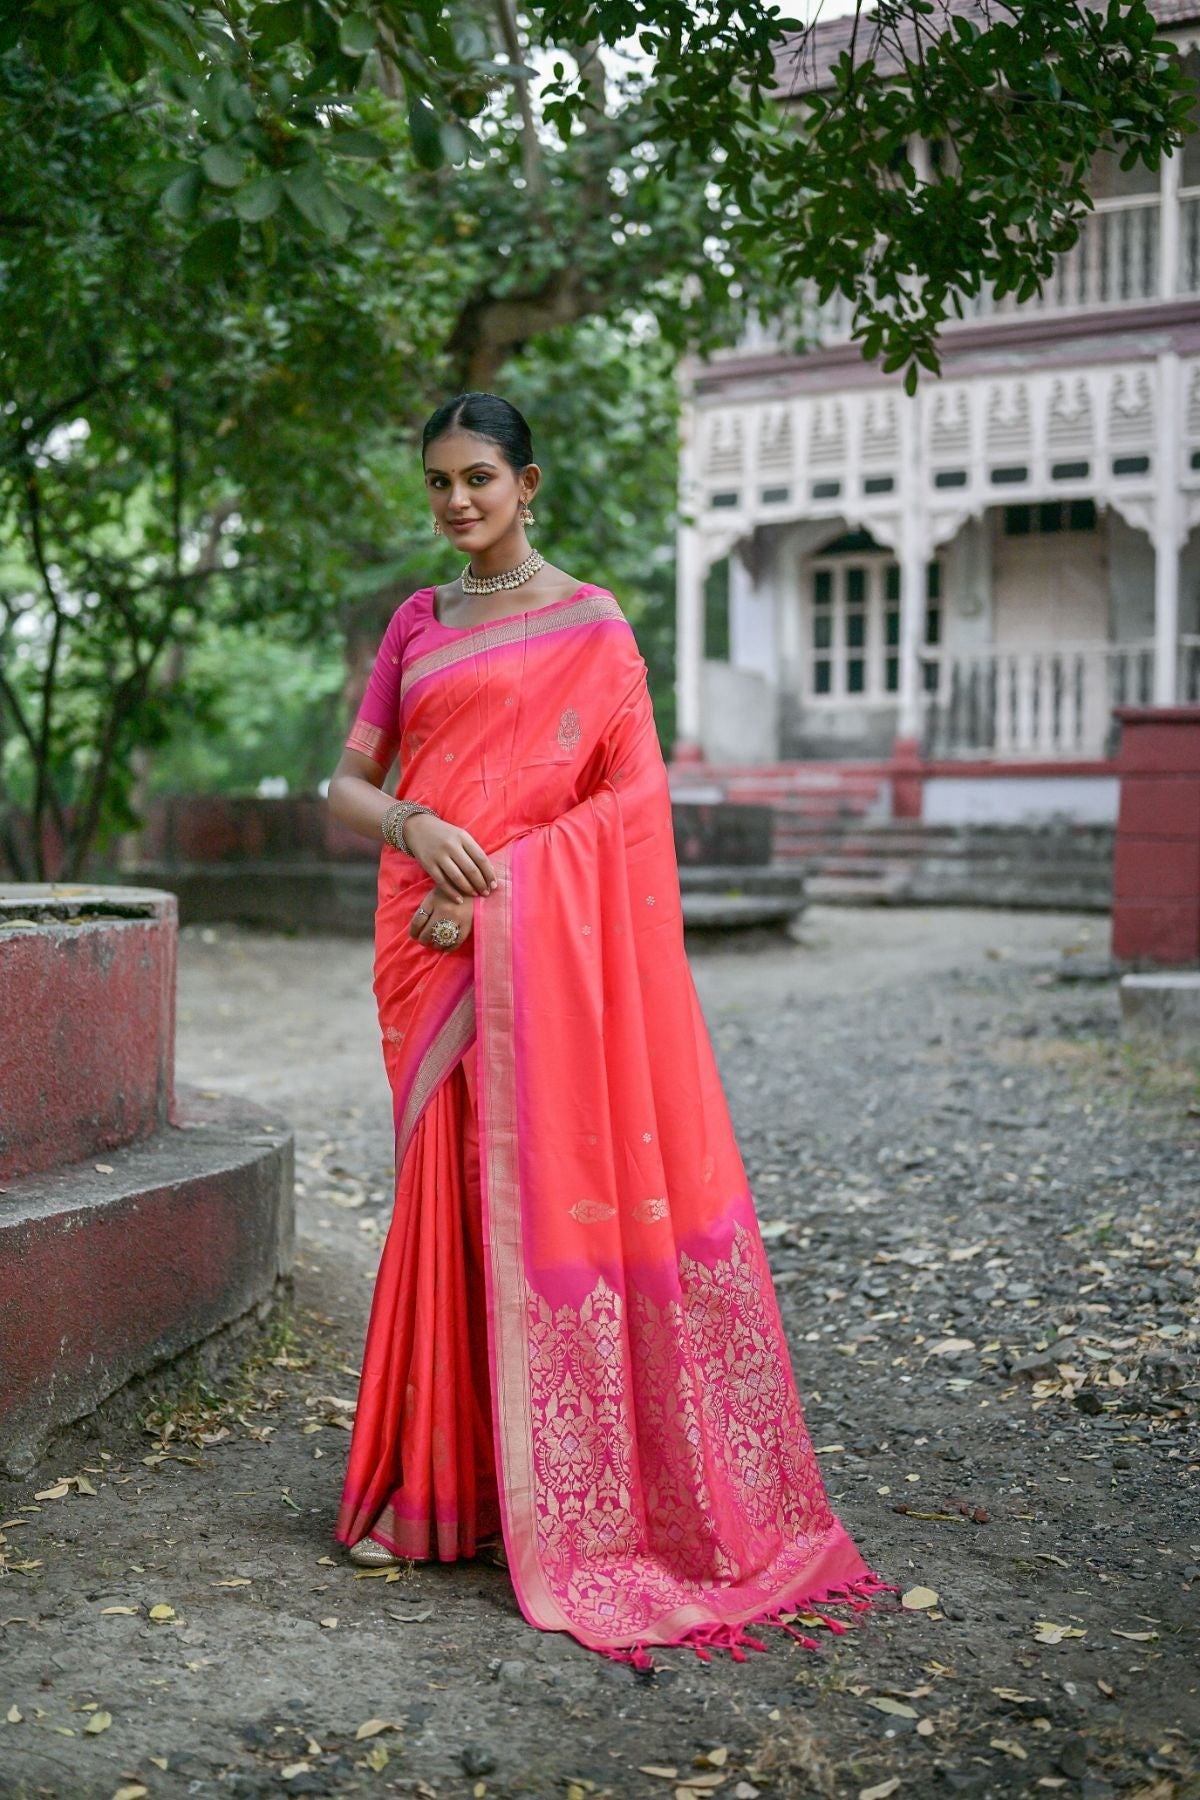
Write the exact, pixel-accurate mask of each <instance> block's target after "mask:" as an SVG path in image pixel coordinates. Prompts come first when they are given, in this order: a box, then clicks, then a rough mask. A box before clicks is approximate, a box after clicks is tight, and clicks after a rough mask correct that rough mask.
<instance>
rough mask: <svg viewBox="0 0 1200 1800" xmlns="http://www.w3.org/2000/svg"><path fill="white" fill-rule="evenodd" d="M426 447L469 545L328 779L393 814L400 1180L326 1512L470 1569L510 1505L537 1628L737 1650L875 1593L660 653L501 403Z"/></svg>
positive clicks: (410, 633) (379, 942) (638, 1642)
mask: <svg viewBox="0 0 1200 1800" xmlns="http://www.w3.org/2000/svg"><path fill="white" fill-rule="evenodd" d="M422 450H423V461H424V472H425V488H426V493H427V496H428V499H429V504H430V507H431V509H432V512H433V530H434V531H435V532H444V533H445V534H446V535H447V536H448V537H449V538H450V539H451V541H452V542H453V543H454V544H455V546H456V547H457V548H458V549H460V550H462V551H463V552H464V553H465V554H466V556H467V557H468V561H467V563H466V565H465V567H464V569H463V571H462V573H461V575H460V576H459V578H458V580H457V581H453V582H450V583H448V584H446V585H444V586H441V587H425V588H421V589H419V590H418V591H417V592H416V593H414V594H411V595H410V596H409V598H408V599H407V600H405V601H404V603H403V605H402V606H400V607H399V609H398V610H397V612H396V613H395V615H394V617H393V618H392V621H391V623H390V625H389V626H388V628H387V631H386V632H385V633H384V637H383V641H382V643H381V645H380V648H379V653H378V655H377V657H376V660H375V664H374V668H373V671H372V674H371V678H370V682H369V684H368V687H367V691H366V694H365V696H364V699H363V702H362V705H361V706H360V708H359V710H358V715H357V718H356V719H355V722H354V726H353V729H352V730H351V732H350V735H349V737H348V739H347V743H346V749H345V751H344V753H343V755H342V758H341V760H340V762H339V763H338V767H337V771H336V773H335V775H334V777H333V779H332V781H331V783H330V789H329V802H330V806H331V808H332V810H333V812H334V813H335V814H336V815H337V817H338V818H339V819H341V820H343V821H344V822H345V823H346V824H348V825H350V826H352V827H353V828H354V829H355V830H358V831H361V832H363V833H365V834H367V835H368V836H371V837H373V838H375V839H377V840H378V839H379V838H380V836H381V835H382V836H383V838H384V839H385V842H384V846H383V849H382V851H381V855H380V865H379V889H378V894H379V902H378V908H377V911H376V958H375V983H374V988H375V994H376V996H377V999H378V1003H379V1018H380V1024H381V1027H382V1032H383V1052H384V1059H385V1063H386V1066H387V1073H388V1077H389V1080H390V1083H391V1086H392V1091H393V1095H394V1100H395V1119H396V1170H397V1183H396V1207H395V1213H394V1216H393V1220H392V1224H391V1229H390V1231H389V1234H388V1237H387V1241H386V1244H385V1246H384V1250H383V1256H382V1259H381V1262H380V1267H379V1273H378V1276H377V1278H376V1285H375V1294H374V1301H373V1305H372V1310H371V1318H370V1324H369V1327H368V1332H367V1342H366V1349H365V1353H364V1357H363V1371H362V1381H361V1387H360V1394H359V1404H358V1412H357V1417H356V1420H355V1426H354V1434H353V1437H352V1439H351V1444H350V1456H349V1467H348V1472H347V1477H346V1484H345V1490H344V1492H343V1495H342V1505H341V1510H340V1512H339V1515H338V1520H337V1525H336V1530H335V1535H336V1537H337V1538H338V1539H339V1541H341V1542H342V1543H344V1544H347V1545H349V1546H351V1555H352V1557H353V1559H354V1560H355V1561H359V1562H390V1561H397V1560H399V1559H401V1558H429V1557H438V1558H440V1559H442V1560H444V1561H452V1560H454V1559H455V1558H457V1557H459V1556H467V1557H469V1556H473V1555H475V1554H476V1553H477V1552H479V1550H480V1549H481V1548H482V1547H484V1546H485V1544H486V1540H487V1539H488V1538H489V1537H494V1536H495V1534H497V1533H498V1532H502V1534H503V1545H504V1549H505V1552H506V1555H507V1566H508V1567H509V1570H510V1573H511V1576H512V1580H513V1585H514V1588H515V1590H516V1594H517V1598H518V1600H519V1602H520V1605H521V1609H522V1612H523V1613H524V1615H525V1617H526V1618H527V1619H528V1620H529V1622H530V1623H531V1624H533V1625H536V1626H539V1627H540V1628H542V1629H543V1630H558V1631H567V1632H570V1633H571V1634H572V1635H573V1636H574V1637H576V1638H577V1639H578V1640H579V1641H580V1642H581V1643H583V1644H585V1645H589V1646H590V1647H592V1648H594V1649H597V1650H600V1651H603V1652H604V1653H606V1654H608V1655H610V1656H615V1657H618V1658H621V1659H623V1660H625V1661H630V1662H633V1663H635V1664H636V1665H637V1666H639V1667H646V1666H652V1665H650V1660H649V1656H648V1653H647V1646H648V1645H651V1644H676V1643H691V1644H694V1645H696V1647H697V1648H698V1649H700V1651H701V1654H704V1649H703V1646H706V1645H711V1644H721V1645H724V1646H726V1647H728V1648H730V1649H731V1650H732V1651H733V1652H734V1654H735V1655H737V1656H739V1657H740V1655H741V1650H740V1646H741V1645H742V1644H745V1643H751V1644H755V1645H756V1647H761V1645H760V1644H758V1643H757V1640H755V1639H753V1638H750V1637H747V1635H746V1631H745V1627H746V1625H747V1624H749V1623H752V1622H755V1621H758V1622H772V1623H785V1622H786V1619H787V1618H788V1617H790V1616H792V1615H794V1613H795V1611H796V1609H797V1608H800V1607H802V1606H807V1605H809V1604H811V1603H812V1602H813V1601H816V1600H821V1599H831V1598H832V1599H837V1598H843V1599H846V1600H849V1601H850V1602H851V1604H853V1605H856V1606H862V1605H864V1604H865V1603H866V1596H868V1595H870V1594H872V1593H875V1592H877V1591H878V1590H879V1589H880V1588H881V1586H882V1585H883V1584H882V1583H880V1582H879V1580H878V1578H877V1577H875V1576H874V1575H872V1574H871V1573H870V1572H869V1571H868V1570H867V1568H866V1566H865V1565H864V1563H863V1561H862V1558H861V1557H860V1556H859V1554H858V1552H857V1550H856V1549H855V1547H854V1545H853V1544H852V1542H851V1541H850V1539H849V1537H848V1536H847V1534H846V1532H845V1530H844V1529H843V1527H842V1526H841V1524H840V1523H839V1522H838V1520H837V1519H836V1518H835V1517H834V1516H833V1514H832V1513H831V1511H830V1509H829V1506H828V1503H827V1500H826V1497H825V1492H824V1489H823V1486H822V1483H821V1477H820V1474H819V1472H818V1469H817V1464H816V1460H815V1457H814V1455H813V1450H812V1445H811V1443H810V1441H809V1438H808V1435H807V1432H806V1430H805V1427H804V1420H803V1417H802V1414H801V1410H800V1404H799V1401H798V1399H797V1395H796V1388H795V1384H794V1381H793V1378H792V1372H791V1369H790V1366H789V1362H788V1352H787V1346H786V1343H785V1340H784V1336H783V1332H782V1329H781V1326H780V1320H779V1312H778V1308H777V1305H776V1300H775V1294H774V1290H773V1288H772V1285H771V1279H770V1274H769V1272H768V1268H767V1263H766V1259H765V1256H764V1254H763V1247H762V1241H761V1239H760V1236H759V1232H758V1226H757V1223H756V1220H755V1214H754V1208H753V1203H752V1201H751V1196H750V1193H749V1189H748V1186H747V1182H746V1174H745V1170H744V1168H743V1166H742V1162H741V1159H740V1156H739V1154H738V1149H737V1145H736V1143H735V1141H734V1136H733V1131H732V1128H731V1125H730V1121H729V1114H728V1110H727V1107H726V1102H725V1097H724V1094H723V1091H722V1087H721V1083H720V1079H719V1076H718V1073H717V1069H716V1065H715V1062H714V1058H713V1054H712V1049H711V1046H710V1043H709V1038H708V1034H707V1031H706V1029H705V1024H704V1019H703V1016H702V1014H701V1011H700V1006H699V1002H698V1000H697V997H696V992H695V988H694V986H693V983H692V978H691V972H690V969H689V967H688V963H687V960H686V957H685V955H684V949H683V927H682V919H681V910H680V896H679V877H678V870H677V867H676V862H675V852H674V845H673V839H672V833H671V807H670V799H669V795H668V790H667V780H666V770H665V768H664V765H663V760H662V755H661V752H660V750H659V746H658V740H657V736H656V733H655V727H654V717H653V712H652V709H651V703H650V697H649V693H648V690H647V685H646V665H645V663H644V661H643V660H642V657H641V655H640V654H639V652H638V648H637V644H636V641H635V639H634V635H633V632H632V630H631V629H630V627H629V624H628V622H627V621H626V619H625V617H624V615H623V614H622V612H621V608H620V606H619V605H618V603H617V601H616V600H615V598H614V597H613V595H612V594H610V593H609V592H608V590H607V589H605V588H602V587H597V586H595V585H593V584H592V583H590V582H581V581H578V580H576V579H575V578H574V577H573V576H570V575H567V574H565V573H564V572H563V571H562V570H561V569H556V568H554V567H553V566H552V565H550V564H549V563H547V562H545V561H544V560H543V558H542V557H541V556H540V555H539V554H538V552H537V551H534V550H531V549H530V545H529V541H528V538H527V537H526V533H525V527H526V525H528V524H531V523H532V522H533V517H532V513H531V511H530V505H529V503H530V501H532V499H533V498H534V495H535V494H536V492H537V489H538V484H539V482H540V479H541V471H540V469H539V468H538V466H537V464H536V463H535V462H534V460H533V451H532V446H531V443H530V438H529V430H528V427H527V425H526V423H525V421H524V419H523V418H522V417H521V415H520V413H518V412H517V411H516V409H515V408H514V407H512V406H510V405H509V404H508V402H506V401H504V400H501V399H499V398H498V397H496V396H495V395H491V394H460V395H458V396H457V397H456V398H455V399H453V400H451V401H449V402H448V403H447V404H446V405H444V406H442V407H440V408H439V409H438V411H437V412H435V413H434V414H433V416H432V418H431V419H430V420H429V422H428V423H427V425H426V427H425V430H424V434H423V439H422ZM397 754H398V755H399V758H400V777H399V784H398V787H397V796H398V799H397V801H395V802H393V801H392V800H391V799H390V798H389V797H388V796H387V795H386V794H384V793H383V792H382V791H381V790H382V784H383V781H384V778H385V776H386V775H387V773H388V770H389V768H390V767H391V764H392V761H393V759H394V758H395V757H396V756H397ZM416 807H419V808H420V809H421V810H415V808H416ZM833 1624H834V1626H835V1628H840V1627H838V1623H837V1621H833ZM794 1635H795V1634H794ZM805 1641H807V1642H811V1640H805Z"/></svg>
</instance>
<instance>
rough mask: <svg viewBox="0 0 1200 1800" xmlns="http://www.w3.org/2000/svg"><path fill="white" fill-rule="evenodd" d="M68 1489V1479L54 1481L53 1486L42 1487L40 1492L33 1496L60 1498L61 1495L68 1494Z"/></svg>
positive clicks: (40, 1498)
mask: <svg viewBox="0 0 1200 1800" xmlns="http://www.w3.org/2000/svg"><path fill="white" fill-rule="evenodd" d="M70 1491H71V1484H70V1482H69V1481H56V1482H55V1484H54V1486H53V1487H48V1488H43V1489H42V1491H41V1493H40V1494H35V1495H34V1496H33V1497H34V1499H35V1500H61V1499H62V1498H63V1495H64V1494H69V1493H70Z"/></svg>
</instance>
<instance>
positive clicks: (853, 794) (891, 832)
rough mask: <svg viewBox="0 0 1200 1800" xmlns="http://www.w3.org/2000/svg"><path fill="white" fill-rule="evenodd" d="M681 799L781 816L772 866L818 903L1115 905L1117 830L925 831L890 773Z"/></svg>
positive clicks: (707, 774)
mask: <svg viewBox="0 0 1200 1800" xmlns="http://www.w3.org/2000/svg"><path fill="white" fill-rule="evenodd" d="M670 774H671V787H672V792H673V793H674V794H675V795H676V796H677V797H678V798H679V799H680V800H683V799H685V798H689V797H691V796H692V795H697V796H698V795H700V794H702V793H703V794H706V795H707V796H708V797H710V798H711V799H714V800H715V799H718V798H720V799H723V800H728V801H737V802H743V803H746V802H755V803H758V804H760V805H762V804H765V805H769V806H771V807H772V809H773V810H774V814H775V827H774V832H773V836H772V863H773V864H774V866H776V867H780V868H793V869H797V870H803V871H804V874H805V883H804V891H805V895H806V898H807V899H808V900H809V901H810V902H811V901H817V902H822V901H824V902H831V903H835V904H839V905H888V904H893V905H901V904H907V905H964V906H989V905H990V906H1026V907H1049V908H1070V909H1072V910H1081V911H1088V912H1092V911H1095V912H1101V911H1103V912H1107V911H1108V909H1109V907H1110V905H1111V894H1112V858H1113V830H1112V827H1111V826H1106V825H1076V824H1073V823H1070V822H1065V821H1064V822H1063V823H1055V824H1048V825H1015V826H994V825H993V826H987V825H925V824H922V823H921V821H920V820H917V819H893V818H892V817H891V816H890V814H891V784H890V771H889V770H888V768H887V766H886V765H880V764H878V763H861V764H854V763H839V764H836V765H830V764H828V763H824V764H822V763H778V764H775V765H773V766H771V767H765V768H764V767H750V766H747V767H737V766H732V767H726V766H720V767H715V768H714V767H711V766H700V767H695V766H693V767H687V768H679V769H672V770H671V771H670Z"/></svg>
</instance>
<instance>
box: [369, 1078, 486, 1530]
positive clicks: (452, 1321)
mask: <svg viewBox="0 0 1200 1800" xmlns="http://www.w3.org/2000/svg"><path fill="white" fill-rule="evenodd" d="M474 1086H475V1049H474V1045H472V1046H471V1048H470V1049H469V1050H468V1051H467V1052H466V1054H465V1055H464V1056H463V1058H462V1060H461V1061H460V1062H459V1064H458V1066H457V1067H456V1068H455V1069H453V1070H451V1072H450V1074H449V1075H448V1076H447V1077H446V1078H445V1080H444V1081H443V1082H442V1084H441V1086H440V1087H439V1088H438V1090H437V1092H436V1093H435V1095H434V1096H433V1099H432V1100H431V1101H430V1103H429V1105H428V1106H427V1107H426V1109H425V1111H424V1113H423V1114H422V1116H421V1119H420V1121H419V1122H418V1124H417V1126H416V1129H415V1131H414V1132H413V1135H412V1138H411V1140H410V1142H409V1146H408V1151H407V1154H406V1155H405V1157H404V1162H403V1165H402V1167H401V1170H400V1174H399V1178H398V1181H397V1187H396V1204H395V1211H394V1213H393V1217H392V1223H391V1227H390V1229H389V1231H388V1234H387V1238H386V1240H385V1242H384V1247H383V1254H382V1256H381V1258H380V1263H379V1270H378V1273H377V1275H376V1279H375V1292H374V1296H373V1300H372V1305H371V1315H370V1320H369V1322H368V1326H367V1338H366V1345H365V1348H364V1354H363V1367H362V1377H361V1381H360V1385H359V1399H358V1410H357V1414H356V1417H355V1424H354V1433H353V1436H352V1439H351V1448H350V1459H349V1466H348V1472H347V1478H346V1486H345V1492H344V1494H343V1498H342V1506H341V1511H340V1513H339V1516H338V1524H337V1535H338V1537H339V1538H341V1539H342V1540H343V1541H344V1542H346V1543H355V1542H357V1540H358V1539H359V1538H361V1537H364V1536H366V1535H367V1534H368V1533H370V1535H371V1536H372V1537H374V1538H375V1539H376V1540H377V1541H378V1542H379V1543H381V1544H384V1545H386V1546H387V1548H388V1549H390V1550H393V1551H395V1552H396V1553H397V1554H398V1555H401V1556H407V1557H412V1558H414V1559H422V1560H423V1559H428V1558H437V1559H438V1560H440V1561H443V1562H452V1561H454V1560H455V1559H456V1558H457V1557H459V1556H473V1555H474V1554H475V1550H476V1546H477V1543H478V1540H479V1539H480V1538H486V1537H492V1536H494V1535H495V1534H496V1533H497V1532H498V1530H499V1528H500V1515H499V1506H498V1501H497V1493H496V1466H495V1454H494V1451H493V1448H492V1421H491V1402H490V1396H489V1392H488V1381H487V1367H488V1348H487V1314H486V1296H485V1291H484V1272H483V1240H482V1222H481V1214H480V1181H479V1139H478V1129H477V1124H476V1113H475V1100H474Z"/></svg>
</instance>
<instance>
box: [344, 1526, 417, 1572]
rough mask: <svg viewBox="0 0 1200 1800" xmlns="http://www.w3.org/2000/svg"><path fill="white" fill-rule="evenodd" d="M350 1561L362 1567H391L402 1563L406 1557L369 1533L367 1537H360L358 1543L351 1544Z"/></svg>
mask: <svg viewBox="0 0 1200 1800" xmlns="http://www.w3.org/2000/svg"><path fill="white" fill-rule="evenodd" d="M350 1561H351V1562H352V1563H357V1564H358V1565H359V1567H360V1568H362V1569H389V1568H394V1567H395V1566H396V1565H397V1564H399V1563H402V1562H403V1561H404V1558H403V1557H402V1556H397V1555H396V1554H395V1552H394V1551H392V1550H389V1549H388V1547H387V1545H386V1544H381V1543H380V1542H379V1540H378V1539H377V1538H373V1537H371V1535H370V1534H369V1533H368V1534H367V1536H366V1537H363V1538H359V1540H358V1542H357V1544H352V1545H351V1546H350Z"/></svg>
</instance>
